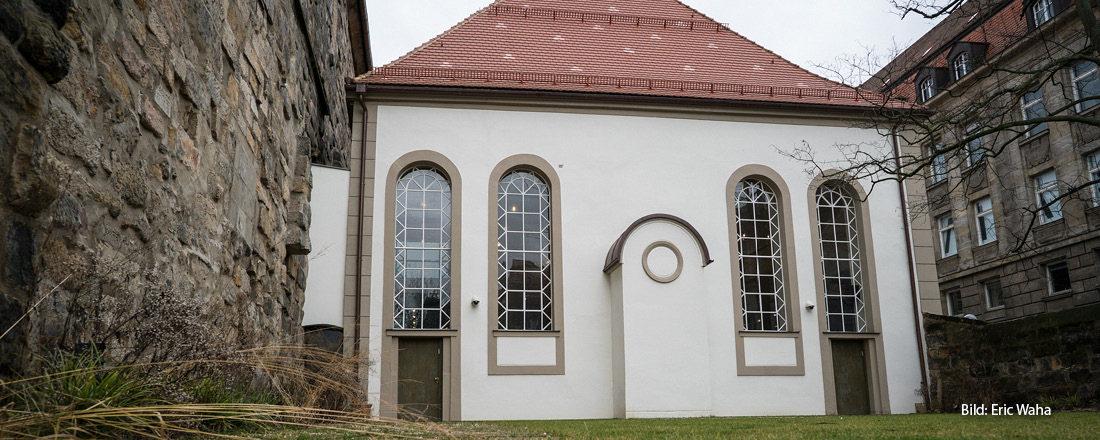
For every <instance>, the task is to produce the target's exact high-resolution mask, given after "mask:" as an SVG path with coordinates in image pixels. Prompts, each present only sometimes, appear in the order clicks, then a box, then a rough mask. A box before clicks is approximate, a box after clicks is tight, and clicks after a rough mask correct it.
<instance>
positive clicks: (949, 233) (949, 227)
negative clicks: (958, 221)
mask: <svg viewBox="0 0 1100 440" xmlns="http://www.w3.org/2000/svg"><path fill="white" fill-rule="evenodd" d="M936 222H937V223H939V225H940V257H942V258H947V257H950V256H952V255H955V254H957V253H958V252H959V249H958V247H957V244H956V243H955V218H954V217H952V216H950V215H945V216H943V217H940V218H939V219H938V220H936Z"/></svg>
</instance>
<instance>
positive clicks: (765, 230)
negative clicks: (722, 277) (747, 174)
mask: <svg viewBox="0 0 1100 440" xmlns="http://www.w3.org/2000/svg"><path fill="white" fill-rule="evenodd" d="M736 194H737V195H736V197H737V249H738V260H739V261H738V262H739V264H740V267H741V318H742V323H743V325H744V329H745V330H765V331H786V330H787V316H786V315H787V310H786V299H785V298H786V296H785V292H784V285H783V255H782V252H783V249H782V248H783V242H782V239H781V238H780V229H781V227H780V223H779V203H778V200H777V199H776V196H775V191H774V190H772V188H771V187H769V186H768V185H767V184H766V183H764V182H763V181H760V180H756V179H745V180H742V181H741V182H739V183H738V184H737V189H736Z"/></svg>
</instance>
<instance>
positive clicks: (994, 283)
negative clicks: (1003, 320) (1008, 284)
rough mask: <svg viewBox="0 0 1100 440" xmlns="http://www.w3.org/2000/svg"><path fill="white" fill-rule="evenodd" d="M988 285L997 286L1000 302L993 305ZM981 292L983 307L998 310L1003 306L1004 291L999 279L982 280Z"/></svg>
mask: <svg viewBox="0 0 1100 440" xmlns="http://www.w3.org/2000/svg"><path fill="white" fill-rule="evenodd" d="M990 286H997V290H1000V291H1001V303H1000V304H998V305H993V296H992V295H990V294H989V292H990V291H991V290H992V289H990ZM982 294H983V296H985V308H986V310H998V309H1003V308H1005V291H1004V286H1002V285H1001V280H998V279H993V280H986V281H983V282H982Z"/></svg>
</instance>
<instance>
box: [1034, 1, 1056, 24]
mask: <svg viewBox="0 0 1100 440" xmlns="http://www.w3.org/2000/svg"><path fill="white" fill-rule="evenodd" d="M1031 18H1032V19H1034V20H1035V27H1039V26H1040V25H1042V24H1043V23H1046V22H1048V21H1050V19H1051V18H1054V0H1037V1H1036V2H1035V4H1033V5H1031Z"/></svg>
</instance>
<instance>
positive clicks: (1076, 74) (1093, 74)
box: [1073, 61, 1100, 112]
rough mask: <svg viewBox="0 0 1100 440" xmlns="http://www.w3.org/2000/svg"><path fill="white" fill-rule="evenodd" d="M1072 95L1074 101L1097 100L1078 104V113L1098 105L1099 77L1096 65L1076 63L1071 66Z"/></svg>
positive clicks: (1099, 101) (1099, 102)
mask: <svg viewBox="0 0 1100 440" xmlns="http://www.w3.org/2000/svg"><path fill="white" fill-rule="evenodd" d="M1073 95H1074V98H1076V100H1083V99H1087V98H1093V97H1095V98H1097V99H1088V100H1086V101H1082V102H1079V103H1078V104H1077V111H1078V112H1083V111H1086V110H1089V109H1091V108H1093V107H1096V106H1097V105H1100V76H1098V75H1097V69H1096V63H1094V62H1092V61H1078V62H1077V64H1074V65H1073Z"/></svg>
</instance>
